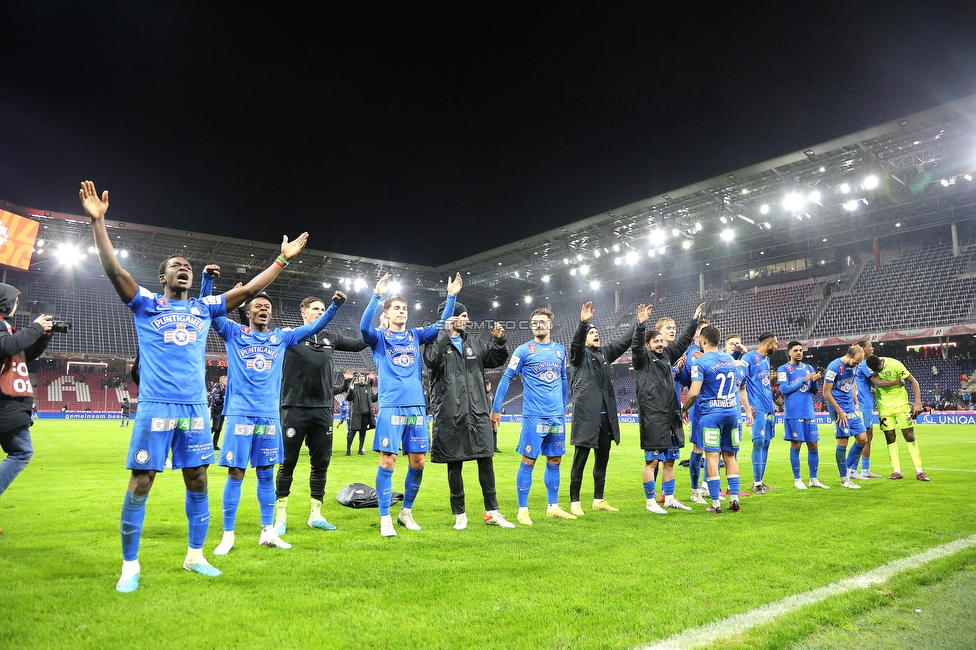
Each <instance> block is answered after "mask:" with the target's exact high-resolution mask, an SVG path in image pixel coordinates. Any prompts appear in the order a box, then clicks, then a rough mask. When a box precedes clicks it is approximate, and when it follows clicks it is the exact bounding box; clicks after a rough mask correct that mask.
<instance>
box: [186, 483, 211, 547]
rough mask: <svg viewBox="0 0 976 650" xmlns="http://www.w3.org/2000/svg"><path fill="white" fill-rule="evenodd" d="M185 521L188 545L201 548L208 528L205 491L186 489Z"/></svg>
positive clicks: (207, 506)
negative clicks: (188, 533)
mask: <svg viewBox="0 0 976 650" xmlns="http://www.w3.org/2000/svg"><path fill="white" fill-rule="evenodd" d="M186 523H187V525H188V526H189V530H190V536H189V544H188V545H189V547H190V548H203V543H204V542H205V541H207V529H208V528H210V501H209V500H208V499H207V491H206V490H204V491H203V492H190V491H189V490H187V491H186Z"/></svg>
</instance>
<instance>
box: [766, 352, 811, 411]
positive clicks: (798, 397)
mask: <svg viewBox="0 0 976 650" xmlns="http://www.w3.org/2000/svg"><path fill="white" fill-rule="evenodd" d="M808 372H813V366H810V365H808V364H806V363H801V364H799V365H793V364H792V363H787V364H783V365H782V366H780V367H779V370H778V371H777V373H776V378H777V379H778V380H779V392H781V393H782V394H783V417H784V418H787V419H789V420H812V419H813V417H814V414H813V393H815V392H816V391H817V389H816V384H815V382H814V381H813V380H810V381H807V380H806V379H804V377H806V375H807V373H808Z"/></svg>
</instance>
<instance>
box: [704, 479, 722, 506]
mask: <svg viewBox="0 0 976 650" xmlns="http://www.w3.org/2000/svg"><path fill="white" fill-rule="evenodd" d="M721 483H722V481H721V480H720V479H719V478H718V477H717V476H716V477H715V478H706V479H705V484H706V485H708V496H710V497H712V501H718V493H719V489H720V488H721Z"/></svg>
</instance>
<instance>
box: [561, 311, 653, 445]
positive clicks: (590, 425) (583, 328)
mask: <svg viewBox="0 0 976 650" xmlns="http://www.w3.org/2000/svg"><path fill="white" fill-rule="evenodd" d="M635 327H637V325H636V323H634V324H632V325H631V326H630V327H629V328H628V329H627V331H625V332H624V333H623V334H621V335H620V336H618V337H617V338H616V339H614V340H613V341H611V342H610V343H608V344H607V345H603V346H601V347H600V348H598V349H596V350H594V349H593V348H590V347H587V345H586V335H587V334H588V333H589V331H590V324H589V323H586V322H583V321H580V324H579V326H578V327H577V328H576V334H574V335H573V342H572V344H571V345H570V346H569V385H570V388H571V389H572V391H573V425H572V426H573V429H572V436H571V437H570V442H572V444H573V445H574V446H576V447H591V448H593V449H595V448H597V447H598V446H599V445H600V426H601V424H602V421H603V416H602V415H601V414H602V413H603V412H606V414H607V420H609V422H610V437H611V438H613V441H614V442H615V443H617V444H618V445H619V444H620V424H618V422H617V395H616V393H614V391H613V383H612V382H611V381H610V364H611V363H613V362H614V361H616V360H617V359H619V358H620V355H622V354H623V353H624V352H626V351H627V348H628V347H630V345H631V342H632V341H633V339H634V328H635Z"/></svg>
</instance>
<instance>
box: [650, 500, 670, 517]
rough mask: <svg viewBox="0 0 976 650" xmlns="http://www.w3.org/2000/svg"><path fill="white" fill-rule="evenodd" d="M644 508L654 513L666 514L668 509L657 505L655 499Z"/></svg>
mask: <svg viewBox="0 0 976 650" xmlns="http://www.w3.org/2000/svg"><path fill="white" fill-rule="evenodd" d="M646 510H647V511H648V512H653V513H654V514H656V515H666V514H668V511H667V510H665V509H664V508H662V507H661V506H659V505H658V503H657V501H651V502H650V503H649V504H647V507H646Z"/></svg>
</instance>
